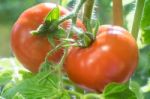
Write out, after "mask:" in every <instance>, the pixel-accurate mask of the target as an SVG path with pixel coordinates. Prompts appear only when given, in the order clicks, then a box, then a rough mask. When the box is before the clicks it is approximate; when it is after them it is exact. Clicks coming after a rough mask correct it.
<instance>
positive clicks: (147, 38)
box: [141, 0, 150, 44]
mask: <svg viewBox="0 0 150 99" xmlns="http://www.w3.org/2000/svg"><path fill="white" fill-rule="evenodd" d="M149 11H150V0H146V2H145V6H144V11H143V17H142V20H141V28H142V40H143V43H145V44H150V29H149V27H150V21H149V20H150V13H149Z"/></svg>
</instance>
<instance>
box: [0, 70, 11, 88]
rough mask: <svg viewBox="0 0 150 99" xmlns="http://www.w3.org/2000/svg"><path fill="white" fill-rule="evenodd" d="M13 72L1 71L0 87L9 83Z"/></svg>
mask: <svg viewBox="0 0 150 99" xmlns="http://www.w3.org/2000/svg"><path fill="white" fill-rule="evenodd" d="M12 74H13V71H10V70H7V71H1V73H0V86H3V85H5V84H7V83H8V82H9V81H11V80H12Z"/></svg>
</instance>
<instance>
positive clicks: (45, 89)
mask: <svg viewBox="0 0 150 99" xmlns="http://www.w3.org/2000/svg"><path fill="white" fill-rule="evenodd" d="M52 82H53V83H52ZM58 82H59V80H58V76H57V75H56V74H55V75H54V74H49V72H41V73H39V74H37V75H36V76H33V77H32V78H29V79H25V80H23V81H21V82H20V83H18V84H17V85H15V86H13V87H12V88H9V89H7V90H5V91H4V92H3V93H2V96H3V97H4V98H6V99H12V97H14V96H15V95H16V94H17V93H19V94H21V95H22V96H23V97H25V98H26V99H42V98H49V97H51V96H53V95H57V94H59V88H58Z"/></svg>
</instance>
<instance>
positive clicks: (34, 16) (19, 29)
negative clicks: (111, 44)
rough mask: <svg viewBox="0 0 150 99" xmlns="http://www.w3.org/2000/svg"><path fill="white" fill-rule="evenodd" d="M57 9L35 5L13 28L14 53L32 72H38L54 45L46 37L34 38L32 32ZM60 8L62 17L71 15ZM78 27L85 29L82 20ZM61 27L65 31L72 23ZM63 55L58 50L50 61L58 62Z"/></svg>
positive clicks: (23, 14) (51, 4)
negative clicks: (50, 12)
mask: <svg viewBox="0 0 150 99" xmlns="http://www.w3.org/2000/svg"><path fill="white" fill-rule="evenodd" d="M55 7H56V4H53V3H42V4H38V5H35V6H33V7H31V8H29V9H27V10H26V11H24V12H23V13H22V14H21V16H20V17H19V18H18V20H17V21H16V23H15V24H14V26H13V28H12V33H11V47H12V51H13V53H14V54H15V56H16V57H17V59H18V60H19V61H20V62H21V63H22V64H23V66H25V67H26V68H27V69H29V70H30V71H32V72H38V70H39V66H40V64H41V63H42V62H43V61H44V58H45V57H46V54H47V53H48V51H50V50H51V49H52V45H50V44H49V42H48V39H47V37H46V36H41V35H38V36H33V35H32V34H31V33H30V32H31V31H32V30H35V29H36V28H37V27H38V26H39V25H40V24H42V23H43V22H44V19H45V17H46V16H47V14H48V13H49V11H51V10H52V9H53V8H55ZM59 7H60V14H61V16H64V15H66V14H68V13H69V11H68V10H67V9H65V8H64V7H61V6H59ZM77 25H78V26H79V27H83V26H82V23H81V21H80V20H78V21H77ZM61 26H62V27H63V28H64V29H67V28H69V27H70V21H66V22H64V23H62V25H61ZM57 43H58V42H57ZM62 54H63V50H58V51H57V52H55V53H54V54H53V55H52V56H50V57H49V60H51V61H54V62H58V61H59V60H60V58H61V56H62Z"/></svg>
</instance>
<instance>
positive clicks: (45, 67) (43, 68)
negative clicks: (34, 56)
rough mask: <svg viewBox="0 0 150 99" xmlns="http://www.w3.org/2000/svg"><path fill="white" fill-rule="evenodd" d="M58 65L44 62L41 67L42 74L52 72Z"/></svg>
mask: <svg viewBox="0 0 150 99" xmlns="http://www.w3.org/2000/svg"><path fill="white" fill-rule="evenodd" d="M56 65H57V64H55V63H54V62H49V61H44V62H43V63H42V64H41V66H40V72H50V71H52V70H54V69H55V67H56Z"/></svg>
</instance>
